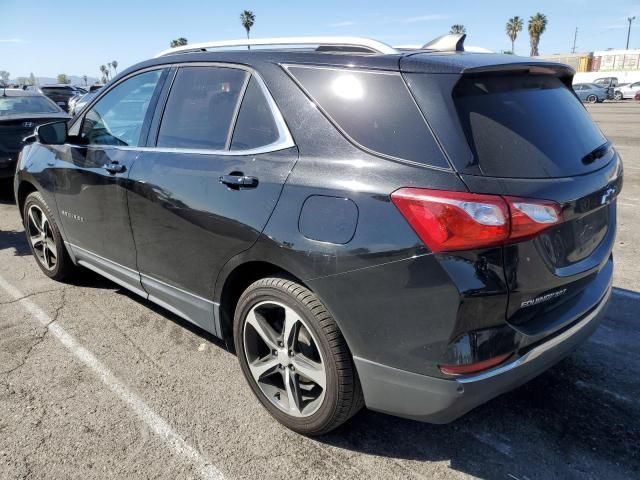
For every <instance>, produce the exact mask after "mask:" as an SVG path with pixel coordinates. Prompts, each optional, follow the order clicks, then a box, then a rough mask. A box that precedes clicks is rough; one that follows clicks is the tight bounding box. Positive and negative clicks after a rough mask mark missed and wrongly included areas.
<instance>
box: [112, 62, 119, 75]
mask: <svg viewBox="0 0 640 480" xmlns="http://www.w3.org/2000/svg"><path fill="white" fill-rule="evenodd" d="M111 66H112V67H113V71H114V72H115V74H116V75H117V74H118V70H117V68H118V61H117V60H112V61H111Z"/></svg>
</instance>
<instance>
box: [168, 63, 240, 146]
mask: <svg viewBox="0 0 640 480" xmlns="http://www.w3.org/2000/svg"><path fill="white" fill-rule="evenodd" d="M247 75H248V74H247V73H246V72H245V71H244V70H239V69H234V68H223V67H185V68H181V69H180V70H178V73H177V75H176V78H175V80H174V82H173V86H172V87H171V93H170V94H169V99H168V101H167V106H166V108H165V111H164V115H163V116H162V123H161V125H160V131H159V133H158V141H157V146H158V147H170V148H199V149H208V150H224V149H225V148H226V144H227V138H228V136H229V130H230V128H231V126H232V125H231V124H232V122H233V118H234V114H235V112H236V108H237V105H238V99H239V97H240V93H241V92H242V89H243V87H244V83H245V81H246V76H247Z"/></svg>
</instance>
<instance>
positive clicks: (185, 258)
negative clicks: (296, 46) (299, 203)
mask: <svg viewBox="0 0 640 480" xmlns="http://www.w3.org/2000/svg"><path fill="white" fill-rule="evenodd" d="M268 95H269V94H268V92H266V89H265V88H264V87H263V84H262V82H261V80H260V79H259V78H258V77H256V76H255V75H252V74H251V73H250V72H248V71H246V70H242V69H236V68H225V67H213V66H186V67H182V68H180V69H178V71H177V74H176V77H175V80H174V82H173V85H172V87H171V92H170V93H169V96H168V100H167V103H166V107H165V108H164V114H163V116H162V119H161V122H159V127H158V131H157V140H156V139H154V141H153V142H151V143H152V145H153V147H151V148H148V149H146V150H145V151H144V152H143V153H142V155H141V156H140V158H139V159H138V160H137V161H136V163H135V165H134V167H133V170H132V172H131V175H130V181H131V182H132V190H131V191H130V194H129V209H130V215H131V224H132V228H133V234H134V238H135V242H136V246H137V252H138V269H139V271H140V273H141V277H142V285H143V286H144V288H145V290H146V291H147V292H148V293H149V298H151V299H152V300H154V301H156V302H157V303H160V304H162V305H164V306H165V307H167V308H169V309H170V310H172V311H174V312H175V313H177V314H178V315H181V316H182V317H184V318H187V319H188V320H190V321H192V322H194V323H196V324H198V325H199V326H201V327H202V328H205V329H207V330H209V331H212V332H214V333H219V332H217V331H216V327H215V323H214V319H213V311H214V306H213V303H212V302H211V297H212V290H213V282H214V280H215V278H216V276H217V273H218V272H219V270H220V269H221V268H222V266H223V265H224V264H225V263H226V262H227V261H228V260H229V259H230V258H231V257H233V256H234V255H236V254H238V253H240V252H242V251H243V250H246V249H247V248H249V247H251V245H253V243H254V242H255V241H256V239H257V238H258V236H259V235H260V233H261V231H262V230H263V228H264V226H265V225H266V223H267V220H268V218H269V216H270V214H271V212H272V211H273V209H274V207H275V205H276V202H277V200H278V197H279V196H280V192H281V191H282V187H283V185H284V182H285V180H286V178H287V175H288V174H289V172H290V171H291V169H292V167H293V165H294V164H295V162H296V160H297V158H298V152H297V149H296V148H295V147H294V146H293V142H292V141H291V138H290V136H289V134H288V132H287V131H286V128H285V127H284V122H282V118H281V117H280V116H279V112H278V111H277V109H275V108H274V106H273V105H274V104H273V101H272V99H271V98H270V97H268ZM160 110H161V109H160V108H158V111H160ZM154 123H156V122H154ZM234 127H235V129H234Z"/></svg>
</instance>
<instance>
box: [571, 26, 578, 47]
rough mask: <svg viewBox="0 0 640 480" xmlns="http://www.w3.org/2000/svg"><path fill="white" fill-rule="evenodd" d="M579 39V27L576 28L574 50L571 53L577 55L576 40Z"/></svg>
mask: <svg viewBox="0 0 640 480" xmlns="http://www.w3.org/2000/svg"><path fill="white" fill-rule="evenodd" d="M577 39H578V27H576V33H574V34H573V48H572V49H571V53H576V40H577Z"/></svg>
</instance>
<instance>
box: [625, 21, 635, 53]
mask: <svg viewBox="0 0 640 480" xmlns="http://www.w3.org/2000/svg"><path fill="white" fill-rule="evenodd" d="M635 19H636V17H628V18H627V20H628V22H629V30H627V50H629V37H630V36H631V22H633V21H634V20H635Z"/></svg>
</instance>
